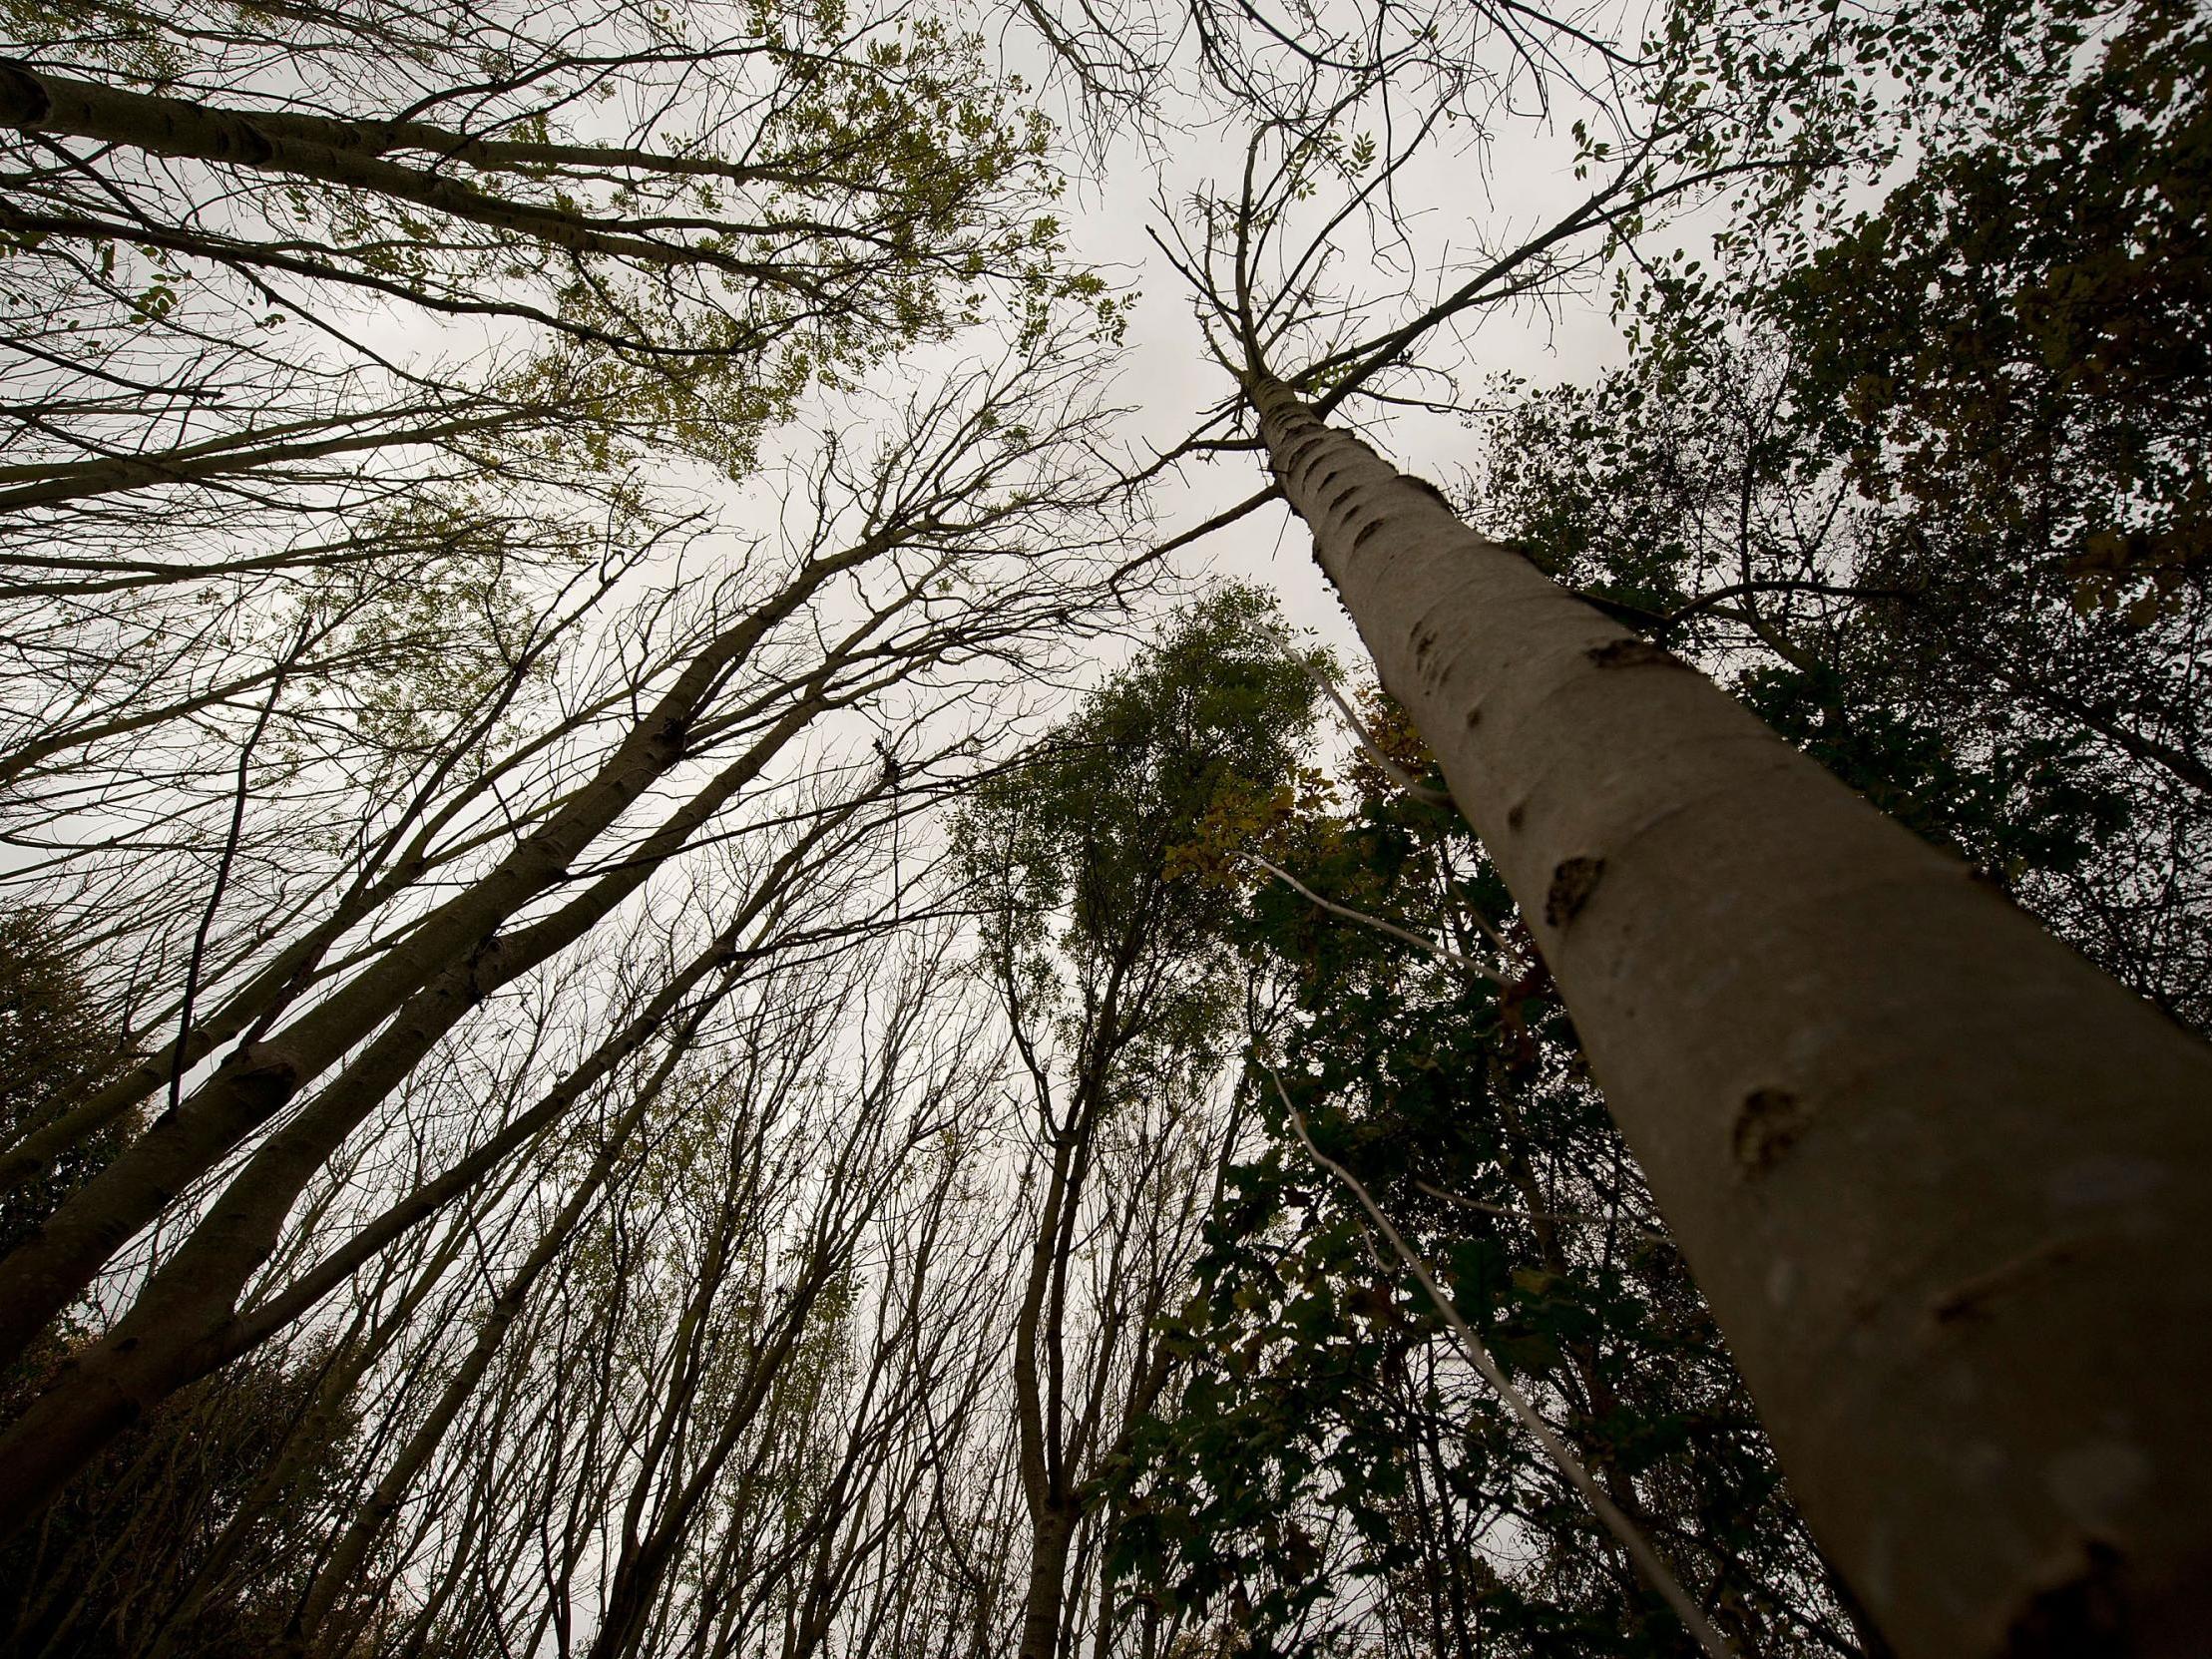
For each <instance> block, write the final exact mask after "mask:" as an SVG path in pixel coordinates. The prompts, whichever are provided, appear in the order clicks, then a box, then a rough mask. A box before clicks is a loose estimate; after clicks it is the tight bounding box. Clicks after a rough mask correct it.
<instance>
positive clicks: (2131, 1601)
mask: <svg viewBox="0 0 2212 1659" xmlns="http://www.w3.org/2000/svg"><path fill="white" fill-rule="evenodd" d="M1247 387H1248V392H1249V395H1250V397H1251V400H1252V402H1253V404H1254V406H1255V408H1256V409H1257V411H1258V413H1259V416H1260V431H1261V436H1262V439H1263V441H1264V443H1265V445H1266V448H1267V453H1268V455H1269V458H1270V461H1271V463H1272V465H1273V469H1274V472H1275V474H1276V477H1277V478H1278V480H1279V481H1280V484H1281V487H1282V490H1283V493H1284V495H1285V496H1286V498H1287V499H1288V500H1289V502H1290V504H1291V506H1292V507H1293V508H1294V509H1295V510H1296V511H1297V512H1298V514H1299V515H1300V516H1301V517H1302V518H1303V519H1304V520H1305V521H1306V523H1307V524H1308V526H1309V527H1311V529H1312V531H1313V534H1314V549H1315V555H1316V557H1317V558H1318V560H1319V561H1320V564H1321V566H1322V569H1323V570H1324V571H1325V572H1326V573H1327V574H1328V577H1329V579H1330V581H1331V582H1332V583H1334V584H1335V587H1336V590H1337V593H1338V594H1339V596H1340V597H1341V598H1342V600H1343V602H1344V605H1345V608H1346V610H1348V611H1349V612H1350V613H1351V615H1352V618H1353V621H1354V622H1356V623H1357V624H1358V626H1359V630H1360V633H1361V635H1362V637H1363V638H1364V639H1365V640H1366V641H1367V644H1368V647H1369V648H1370V649H1371V650H1372V651H1373V652H1374V655H1375V661H1376V665H1377V667H1378V669H1379V671H1380V673H1381V676H1382V680H1383V683H1384V685H1385V686H1386V687H1387V688H1388V689H1389V691H1390V692H1391V694H1392V695H1393V696H1394V697H1396V698H1397V699H1398V701H1399V702H1400V703H1401V704H1403V705H1404V707H1405V708H1406V710H1407V712H1408V713H1409V714H1410V715H1411V716H1412V718H1413V721H1414V724H1415V725H1416V726H1417V727H1418V729H1419V730H1420V732H1421V734H1422V735H1423V737H1425V738H1426V739H1427V740H1428V742H1429V745H1430V747H1431V748H1432V749H1433V750H1434V751H1435V753H1436V755H1437V757H1438V759H1439V761H1440V762H1441V764H1442V766H1443V769H1444V774H1445V776H1446V778H1447V779H1448V780H1449V781H1450V783H1451V786H1452V792H1453V796H1454V798H1455V799H1456V800H1457V801H1458V802H1459V803H1460V805H1461V807H1462V808H1463V810H1465V811H1466V812H1467V814H1468V817H1469V820H1470V822H1471V823H1472V824H1473V825H1474V827H1475V829H1476V830H1477V832H1478V833H1479V834H1480V835H1481V836H1482V838H1483V841H1484V843H1485V845H1486V846H1487V847H1488V848H1489V850H1490V853H1491V856H1492V857H1493V858H1494V859H1495V860H1496V862H1497V864H1498V868H1499V870H1500V872H1501V873H1502V874H1503V875H1504V877H1505V879H1506V882H1507V885H1508V886H1509V887H1510V888H1511V890H1512V892H1513V894H1514V896H1515V898H1516V899H1517V900H1518V902H1519V903H1520V905H1521V906H1522V908H1523V910H1524V911H1525V912H1526V914H1527V916H1528V918H1529V923H1530V926H1531V928H1532V930H1533V931H1534V932H1535V934H1536V937H1537V938H1538V940H1539V941H1540V943H1541V944H1542V947H1543V949H1544V953H1545V956H1546V959H1547V960H1548V963H1549V965H1550V967H1551V970H1552V973H1553V974H1554V976H1555V977H1556V979H1557V981H1558V984H1559V987H1560V991H1561V994H1562V995H1563V997H1564V999H1565V1001H1566V1005H1567V1008H1568V1011H1569V1012H1570V1013H1571V1014H1572V1016H1573V1018H1574V1023H1575V1029H1576V1030H1577V1032H1578V1033H1579V1034H1580V1036H1581V1038H1582V1041H1583V1044H1584V1046H1585V1047H1586V1049H1587V1051H1588V1054H1589V1057H1590V1062H1591V1065H1592V1067H1593V1068H1594V1070H1595V1073H1596V1075H1597V1077H1598V1079H1599V1081H1600V1082H1601V1083H1602V1084H1603V1086H1604V1089H1605V1093H1606V1098H1607V1100H1608V1101H1609V1102H1610V1104H1611V1107H1612V1110H1613V1112H1614V1114H1615V1116H1616V1118H1617V1119H1618V1121H1619V1124H1620V1127H1621V1130H1622V1132H1623V1133H1624V1134H1625V1135H1626V1137H1627V1139H1628V1142H1629V1144H1630V1146H1631V1147H1632V1148H1633V1149H1634V1151H1635V1153H1636V1155H1637V1157H1638V1158H1639V1159H1640V1160H1641V1161H1642V1163H1643V1167H1644V1169H1645V1171H1646V1172H1647V1173H1648V1175H1649V1178H1650V1181H1651V1187H1652V1191H1653V1192H1654V1194H1655V1195H1656V1197H1657V1199H1658V1201H1659V1205H1660V1207H1661V1209H1662V1210H1663V1211H1664V1212H1665V1215H1666V1219H1667V1222H1668V1225H1669V1226H1670V1227H1671V1228H1672V1230H1673V1232H1674V1234H1675V1236H1676V1237H1677V1238H1678V1239H1679V1240H1680V1242H1681V1245H1682V1248H1683V1250H1684V1252H1685V1254H1686V1256H1687V1258H1688V1260H1689V1262H1690V1265H1691V1267H1692V1269H1693V1270H1694V1272H1695V1274H1696V1277H1697V1282H1698V1284H1699V1286H1700V1287H1701V1288H1702V1289H1703V1291H1704V1293H1705V1295H1706V1297H1707V1298H1708V1300H1709V1301H1710V1303H1711V1305H1712V1308H1713V1311H1714V1314H1715V1316H1716V1318H1717V1319H1718V1320H1719V1322H1720V1326H1721V1329H1722V1331H1723V1332H1724V1333H1725V1334H1726V1336H1727V1338H1728V1341H1729V1344H1730V1347H1731V1349H1732V1350H1733V1352H1734V1354H1735V1357H1736V1360H1737V1362H1738V1364H1739V1365H1740V1366H1741V1368H1742V1371H1743V1375H1744V1378H1745V1380H1746V1382H1747V1383H1748V1384H1749V1386H1750V1389H1751V1393H1752V1395H1753V1397H1754V1399H1755V1400H1756V1401H1757V1402H1758V1404H1759V1408H1760V1411H1761V1413H1762V1415H1763V1416H1764V1417H1765V1419H1766V1422H1767V1425H1768V1428H1769V1430H1770V1432H1771V1433H1772V1435H1773V1439H1774V1442H1775V1445H1776V1447H1777V1449H1778V1451H1779V1452H1780V1454H1781V1458H1782V1463H1783V1466H1784V1468H1785V1469H1786V1470H1787V1471H1788V1473H1789V1475H1790V1478H1791V1481H1792V1483H1793V1486H1794V1487H1795V1490H1796V1492H1797V1494H1798V1497H1799V1499H1800V1500H1801V1502H1802V1504H1803V1506H1804V1509H1805V1512H1806V1515H1807V1517H1808V1518H1809V1520H1810V1521H1811V1523H1812V1525H1813V1527H1814V1529H1815V1531H1816V1532H1817V1533H1818V1534H1819V1536H1820V1538H1821V1541H1822V1543H1823V1545H1824V1546H1825V1548H1826V1549H1827V1550H1828V1551H1829V1552H1830V1554H1831V1555H1832V1556H1833V1557H1834V1559H1835V1560H1836V1561H1837V1563H1838V1564H1839V1565H1840V1567H1841V1568H1842V1570H1843V1571H1844V1573H1845V1574H1846V1576H1847V1577H1848V1578H1849V1579H1850V1581H1851V1583H1852V1585H1853V1586H1854V1587H1855V1588H1856V1590H1857V1591H1858V1593H1859V1594H1860V1596H1861V1597H1862V1598H1863V1599H1864V1600H1865V1602H1866V1603H1867V1604H1868V1606H1869V1607H1871V1608H1872V1610H1873V1612H1874V1615H1875V1617H1876V1618H1877V1619H1878V1620H1879V1622H1880V1623H1881V1625H1882V1627H1883V1629H1884V1630H1885V1631H1886V1632H1887V1633H1888V1634H1889V1636H1890V1638H1891V1640H1892V1641H1893V1642H1894V1643H1895V1644H1896V1646H1897V1647H1898V1648H1899V1650H1900V1651H1901V1652H1903V1653H1905V1654H1907V1655H1909V1656H1922V1659H1955V1656H1960V1655H1985V1654H1988V1655H1994V1654H2009V1655H2015V1656H2025V1655H2031V1654H2035V1655H2041V1654H2049V1655H2060V1654H2064V1655H2087V1654H2092V1653H2115V1654H2116V1653H2122V1652H2126V1653H2140V1654H2164V1655H2175V1656H2179V1655H2182V1654H2185V1653H2196V1652H2201V1651H2202V1649H2201V1645H2200V1644H2201V1642H2202V1640H2203V1632H2204V1630H2205V1629H2206V1628H2207V1627H2212V1504H2207V1502H2206V1501H2205V1496H2206V1493H2208V1492H2212V1249H2208V1248H2207V1242H2206V1236H2207V1229H2208V1228H2212V1050H2207V1049H2206V1048H2205V1047H2204V1046H2203V1045H2202V1044H2200V1043H2199V1042H2198V1041H2197V1040H2196V1039H2195V1038H2194V1037H2191V1036H2189V1035H2188V1034H2187V1033H2185V1032H2184V1031H2182V1030H2181V1029H2180V1028H2179V1027H2177V1026H2175V1025H2173V1024H2172V1023H2170V1022H2169V1021H2167V1020H2166V1019H2165V1017H2164V1016H2162V1015H2160V1014H2159V1013H2158V1012H2157V1011H2155V1010H2154V1009H2152V1008H2151V1007H2149V1006H2148V1005H2147V1004H2145V1003H2143V1002H2141V1001H2139V1000H2138V999H2136V998H2135V997H2133V996H2131V995H2129V994H2128V993H2127V992H2126V991H2124V990H2122V989H2121V988H2120V987H2119V986H2118V985H2116V984H2114V983H2113V982H2112V981H2110V980H2108V979H2106V978H2105V977H2104V976H2103V975H2101V974H2099V973H2097V972H2096V971H2095V970H2094V969H2092V968H2091V967H2089V966H2088V965H2087V964H2086V963H2084V962H2083V961H2081V960H2080V959H2079V958H2078V957H2076V956H2075V955H2074V954H2073V953H2072V952H2071V951H2069V950H2067V949H2066V948H2065V947H2064V946H2062V945H2060V944H2058V943H2057V942H2056V941H2054V940H2052V939H2050V938H2049V937H2048V936H2047V935H2045V934H2043V933H2042V932H2041V931H2040V930H2038V929H2037V928H2036V927H2035V926H2034V924H2033V923H2032V922H2030V921H2029V920H2028V919H2027V918H2026V917H2025V916H2023V915H2022V914H2021V913H2019V912H2018V911H2016V910H2014V909H2012V908H2011V907H2010V906H2008V905H2007V904H2005V903H2004V902H2003V901H2002V900H2001V899H1999V898H1998V897H1997V896H1996V895H1994V894H1993V893H1991V892H1990V891H1988V890H1987V889H1985V888H1983V887H1981V886H1979V885H1978V884H1977V883H1976V882H1975V881H1974V880H1973V878H1972V877H1971V876H1970V875H1969V874H1968V872H1967V871H1966V869H1965V868H1964V867H1963V866H1961V865H1960V864H1958V863H1957V862H1955V861H1954V860H1952V859H1950V858H1948V857H1946V856H1944V855H1942V854H1940V853H1938V852H1936V851H1935V850H1934V849H1932V848H1930V847H1928V846H1926V845H1924V844H1923V843H1921V842H1920V841H1918V840H1916V839H1915V838H1914V837H1913V836H1912V835H1910V834H1909V833H1907V832H1906V831H1905V830H1903V829H1902V828H1900V827H1898V826H1897V825H1895V824H1893V823H1891V822H1889V821H1888V820H1887V819H1885V818H1884V817H1882V815H1881V814H1880V813H1878V812H1876V811H1875V810H1874V809H1873V808H1872V807H1870V806H1868V805H1866V804H1865V803H1864V802H1862V801H1860V800H1859V799H1857V798H1856V797H1855V796H1854V795H1853V794H1852V793H1851V792H1850V791H1849V790H1848V789H1846V788H1845V787H1844V786H1843V785H1842V784H1840V783H1838V782H1836V781H1835V780H1834V779H1833V778H1831V777H1829V776H1828V775H1827V774H1826V773H1824V772H1823V771H1822V770H1821V769H1820V768H1819V767H1818V766H1816V765H1815V764H1814V763H1813V762H1812V761H1810V760H1808V759H1806V758H1805V757H1804V756H1802V755H1800V754H1798V753H1797V752H1796V751H1795V750H1793V749H1792V748H1790V746H1789V745H1788V744H1786V743H1784V742H1783V741H1782V740H1781V739H1780V738H1779V737H1777V736H1775V735H1774V734H1773V733H1771V732H1769V731H1768V730H1767V729H1766V728H1765V727H1764V726H1762V725H1760V724H1759V722H1758V721H1757V720H1755V719H1754V718H1753V717H1752V716H1751V715H1750V714H1749V713H1748V712H1747V711H1745V710H1744V709H1742V708H1741V707H1739V706H1738V705H1737V704H1736V703H1735V702H1734V700H1733V699H1731V698H1730V697H1728V696H1727V695H1726V694H1725V693H1723V692H1722V691H1720V690H1719V689H1718V688H1716V687H1715V686H1714V685H1712V684H1711V683H1710V682H1709V681H1708V680H1706V679H1705V678H1704V677H1703V676H1701V675H1699V674H1697V673H1695V672H1693V671H1691V670H1690V669H1688V668H1686V667H1685V666H1684V665H1682V664H1681V663H1679V662H1678V661H1676V660H1675V659H1674V658H1672V657H1670V656H1668V655H1667V654H1666V653H1665V652H1664V651H1661V650H1659V649H1658V648H1656V647H1655V646H1652V645H1650V644H1648V643H1646V642H1645V641H1643V640H1641V639H1637V638H1635V637H1633V636H1631V635H1629V634H1627V633H1625V632H1624V631H1623V630H1622V629H1621V627H1620V626H1619V625H1618V624H1617V623H1615V622H1610V621H1608V620H1607V619H1606V618H1605V617H1604V616H1603V615H1601V614H1600V613H1598V612H1597V611H1595V610H1592V609H1591V608H1590V607H1588V606H1586V605H1583V604H1581V603H1580V602H1578V601H1576V600H1575V599H1573V598H1572V597H1571V596H1569V595H1567V594H1566V593H1565V592H1563V591H1562V590H1561V589H1559V588H1558V587H1557V586H1555V585H1554V584H1553V583H1551V582H1550V581H1549V580H1548V579H1547V578H1546V577H1544V576H1543V575H1542V574H1540V573H1539V572H1538V571H1537V570H1536V569H1535V568H1534V567H1533V566H1531V565H1530V564H1528V563H1527V562H1526V561H1525V560H1523V559H1521V558H1519V557H1518V556H1516V555H1514V554H1512V553H1510V552H1509V551H1507V550H1506V549H1504V548H1502V547H1500V546H1499V545H1497V544H1496V543H1494V542H1490V541H1488V540H1486V539H1484V538H1483V537H1481V536H1478V535H1476V534H1475V533H1474V532H1472V531H1470V530H1469V529H1468V528H1467V527H1466V526H1465V525H1463V524H1461V523H1460V522H1459V520H1458V519H1457V518H1455V517H1454V516H1453V515H1452V513H1451V512H1450V511H1449V510H1448V509H1447V508H1446V507H1445V506H1444V505H1443V504H1442V502H1441V498H1439V497H1438V496H1437V494H1436V492H1435V491H1434V490H1433V489H1430V488H1429V487H1427V486H1426V485H1424V484H1422V483H1420V482H1419V481H1418V480H1412V479H1408V478H1406V477H1404V476H1403V475H1401V474H1399V473H1398V472H1397V471H1396V470H1395V469H1393V468H1392V467H1390V466H1389V465H1388V464H1387V463H1385V462H1384V461H1382V460H1381V459H1380V458H1379V457H1378V456H1377V455H1376V454H1375V452H1374V451H1373V450H1371V449H1369V448H1368V447H1367V446H1366V445H1365V444H1363V443H1361V442H1360V441H1359V440H1357V439H1355V438H1353V437H1351V436H1349V435H1348V434H1346V433H1343V432H1340V431H1337V430H1335V429H1333V428H1331V427H1329V426H1327V425H1325V424H1324V423H1322V422H1321V421H1319V420H1318V419H1316V418H1315V417H1314V416H1313V414H1312V413H1311V412H1310V411H1309V410H1307V409H1306V408H1305V407H1304V406H1303V405H1302V404H1300V403H1299V402H1298V401H1297V399H1296V398H1295V397H1294V396H1292V394H1291V393H1290V392H1289V391H1288V390H1287V389H1286V388H1285V387H1284V386H1283V385H1282V384H1281V383H1280V382H1278V381H1275V380H1274V379H1272V378H1271V377H1268V376H1266V375H1264V374H1257V375H1254V376H1252V377H1250V378H1249V380H1248V382H1247Z"/></svg>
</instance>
